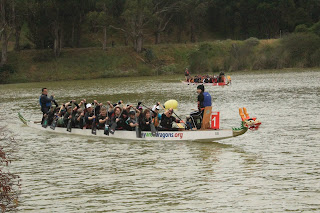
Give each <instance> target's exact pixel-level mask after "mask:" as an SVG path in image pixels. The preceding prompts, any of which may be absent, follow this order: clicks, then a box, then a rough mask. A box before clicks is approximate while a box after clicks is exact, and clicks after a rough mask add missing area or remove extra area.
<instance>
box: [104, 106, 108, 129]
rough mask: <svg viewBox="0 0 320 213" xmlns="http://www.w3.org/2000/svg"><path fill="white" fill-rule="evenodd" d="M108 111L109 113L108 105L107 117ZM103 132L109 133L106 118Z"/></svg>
mask: <svg viewBox="0 0 320 213" xmlns="http://www.w3.org/2000/svg"><path fill="white" fill-rule="evenodd" d="M108 113H109V106H108V107H107V117H109V116H108ZM103 133H104V134H105V135H109V125H108V124H107V120H106V123H105V125H104V132H103Z"/></svg>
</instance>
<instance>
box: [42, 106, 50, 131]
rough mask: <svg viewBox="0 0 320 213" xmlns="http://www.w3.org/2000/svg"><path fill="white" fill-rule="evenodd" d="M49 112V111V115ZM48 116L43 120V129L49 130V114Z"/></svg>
mask: <svg viewBox="0 0 320 213" xmlns="http://www.w3.org/2000/svg"><path fill="white" fill-rule="evenodd" d="M50 110H51V107H50V109H49V111H50ZM49 111H48V113H49ZM45 115H46V117H45V118H44V119H43V122H42V127H43V128H47V127H48V117H49V116H48V114H47V113H46V114H45Z"/></svg>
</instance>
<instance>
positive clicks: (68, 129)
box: [67, 119, 72, 132]
mask: <svg viewBox="0 0 320 213" xmlns="http://www.w3.org/2000/svg"><path fill="white" fill-rule="evenodd" d="M71 128H72V123H71V119H69V121H68V124H67V131H68V132H71Z"/></svg>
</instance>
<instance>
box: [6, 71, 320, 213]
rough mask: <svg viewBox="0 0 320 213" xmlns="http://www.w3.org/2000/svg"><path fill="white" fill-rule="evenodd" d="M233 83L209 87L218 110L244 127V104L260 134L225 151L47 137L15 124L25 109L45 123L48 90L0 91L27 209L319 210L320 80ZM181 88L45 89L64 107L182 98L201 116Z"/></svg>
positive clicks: (224, 146)
mask: <svg viewBox="0 0 320 213" xmlns="http://www.w3.org/2000/svg"><path fill="white" fill-rule="evenodd" d="M232 77H233V84H232V86H231V87H224V88H221V87H219V88H213V87H212V88H210V87H206V90H207V91H209V92H210V93H211V94H212V96H213V100H214V101H213V108H214V110H219V111H221V126H222V127H231V126H238V125H239V119H238V107H243V106H245V107H247V109H248V112H249V114H250V115H252V116H257V117H258V119H259V120H261V121H262V126H261V129H260V130H259V131H257V132H248V133H247V134H245V135H243V136H240V137H237V138H233V139H227V140H224V141H221V142H219V143H197V142H161V141H159V142H145V141H122V140H120V141H119V140H114V139H103V140H102V139H96V138H89V137H86V138H81V137H77V136H70V137H69V136H68V137H67V136H65V135H57V134H45V133H43V132H39V131H38V130H33V129H30V128H28V127H24V126H23V125H21V124H20V123H19V121H18V119H17V117H16V113H17V112H18V111H20V112H22V113H23V114H24V115H25V116H26V118H27V119H32V120H39V119H41V114H40V113H39V107H38V96H39V92H38V91H39V89H40V88H41V87H42V86H43V85H44V83H35V84H19V85H9V86H8V87H0V92H1V96H0V108H1V109H8V110H5V111H4V110H1V111H0V116H1V118H2V120H1V121H0V124H1V125H6V126H7V128H8V129H9V130H11V131H12V134H14V135H15V137H16V138H17V141H18V143H19V152H18V153H16V154H17V158H18V160H16V161H14V162H13V163H12V165H11V169H12V171H14V172H16V173H18V174H20V175H21V177H22V180H23V181H22V184H23V185H22V195H21V202H20V206H19V211H20V212H142V211H146V212H285V211H288V212H294V211H296V212H304V211H305V212H308V211H309V212H319V211H320V163H319V162H320V157H319V151H320V144H319V139H320V134H319V126H320V117H319V102H320V97H319V94H320V83H319V81H318V79H319V77H320V73H319V72H285V73H282V74H277V73H250V74H245V75H240V74H236V73H235V74H233V76H232ZM284 79H285V80H284ZM297 79H299V81H297ZM176 82H178V81H170V82H167V81H166V80H165V79H161V78H160V79H158V80H157V81H153V82H152V83H151V82H150V81H149V80H148V79H142V80H139V79H129V78H128V79H112V80H108V79H103V80H95V81H92V82H91V81H89V82H83V81H74V82H55V83H46V86H47V87H48V88H50V90H51V91H54V92H55V94H56V96H57V100H58V101H59V102H60V103H62V102H66V101H68V100H70V99H80V98H84V97H87V99H88V100H89V101H92V100H94V99H98V100H102V101H106V100H111V101H113V102H116V101H118V100H119V99H120V98H119V97H121V99H123V100H124V101H125V102H128V103H136V102H137V101H143V102H144V103H145V104H146V105H149V106H151V105H152V104H154V103H155V101H161V102H162V103H163V102H165V101H166V100H168V99H176V100H178V102H179V111H177V112H178V113H179V115H181V116H182V117H184V116H185V115H187V114H188V112H189V111H190V109H192V108H195V99H196V94H195V86H186V85H182V84H180V83H176ZM84 84H85V85H86V86H85V87H84V86H83V85H84ZM88 85H95V86H92V87H91V86H88ZM119 85H126V87H125V88H124V87H120V86H119ZM159 88H161V89H159ZM74 90H76V91H77V93H76V94H74V92H73V91H74Z"/></svg>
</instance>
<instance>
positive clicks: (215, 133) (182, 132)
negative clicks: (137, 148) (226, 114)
mask: <svg viewBox="0 0 320 213" xmlns="http://www.w3.org/2000/svg"><path fill="white" fill-rule="evenodd" d="M240 109H241V108H240ZM244 111H245V113H246V110H245V108H244ZM205 114H211V111H207V113H205ZM218 115H219V114H218ZM18 116H19V119H20V120H21V121H22V123H23V124H25V125H27V126H29V127H31V128H34V129H37V130H40V131H46V132H51V133H63V134H69V135H79V136H89V137H100V138H115V139H124V140H147V141H203V142H212V141H217V140H222V139H227V138H233V137H237V136H240V135H243V134H244V133H246V132H247V130H248V129H250V130H257V129H258V128H259V126H260V124H261V122H260V121H258V120H257V119H255V118H250V117H249V116H244V113H242V114H240V116H241V118H242V122H241V126H240V128H231V129H219V128H217V125H216V123H217V120H216V119H214V117H213V116H216V114H213V113H212V114H211V117H209V116H207V117H208V118H209V120H208V119H205V117H204V119H203V123H202V128H201V129H199V130H186V129H185V128H180V129H178V130H176V131H157V132H156V133H155V134H154V133H152V132H151V131H142V132H141V137H136V132H135V131H127V130H116V131H115V132H114V134H109V135H105V134H104V130H99V129H97V130H96V134H92V131H91V129H79V128H72V131H67V129H66V128H65V127H56V128H55V129H52V128H50V126H48V127H47V128H43V127H42V125H41V124H40V123H37V122H33V121H29V120H27V119H25V118H24V117H23V116H22V115H21V114H20V113H18ZM212 118H213V119H212ZM211 119H212V120H211ZM205 120H208V121H205ZM210 120H211V122H215V124H210V123H209V122H210ZM213 120H214V121H213ZM213 125H215V126H214V128H213ZM206 126H207V127H206ZM210 126H211V127H210Z"/></svg>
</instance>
